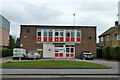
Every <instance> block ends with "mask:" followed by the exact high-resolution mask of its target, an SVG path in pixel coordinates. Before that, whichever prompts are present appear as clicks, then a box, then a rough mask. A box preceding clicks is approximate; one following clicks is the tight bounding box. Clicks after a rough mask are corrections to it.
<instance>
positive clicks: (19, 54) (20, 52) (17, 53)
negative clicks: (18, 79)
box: [13, 48, 27, 60]
mask: <svg viewBox="0 0 120 80" xmlns="http://www.w3.org/2000/svg"><path fill="white" fill-rule="evenodd" d="M25 58H27V54H26V50H25V49H21V48H14V50H13V60H15V59H25Z"/></svg>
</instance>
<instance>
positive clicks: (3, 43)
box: [0, 15, 10, 48]
mask: <svg viewBox="0 0 120 80" xmlns="http://www.w3.org/2000/svg"><path fill="white" fill-rule="evenodd" d="M9 31H10V22H9V21H8V20H7V19H6V18H4V17H3V16H2V15H0V48H7V47H8V43H9Z"/></svg>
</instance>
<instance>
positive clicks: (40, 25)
mask: <svg viewBox="0 0 120 80" xmlns="http://www.w3.org/2000/svg"><path fill="white" fill-rule="evenodd" d="M20 26H24V27H31V26H32V27H95V28H96V27H97V26H95V25H75V26H73V25H47V24H46V25H42V24H39V25H20Z"/></svg>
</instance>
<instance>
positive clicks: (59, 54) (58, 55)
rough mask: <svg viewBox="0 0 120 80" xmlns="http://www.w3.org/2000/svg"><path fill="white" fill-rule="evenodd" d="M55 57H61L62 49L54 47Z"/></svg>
mask: <svg viewBox="0 0 120 80" xmlns="http://www.w3.org/2000/svg"><path fill="white" fill-rule="evenodd" d="M55 57H56V58H61V57H63V47H55Z"/></svg>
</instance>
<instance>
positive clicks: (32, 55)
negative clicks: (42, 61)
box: [28, 51, 41, 59]
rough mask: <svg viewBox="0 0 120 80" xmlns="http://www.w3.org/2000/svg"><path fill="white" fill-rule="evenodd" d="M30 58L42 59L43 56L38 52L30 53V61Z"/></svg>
mask: <svg viewBox="0 0 120 80" xmlns="http://www.w3.org/2000/svg"><path fill="white" fill-rule="evenodd" d="M30 58H33V59H39V58H41V55H40V53H38V52H37V51H30V52H29V53H28V59H30Z"/></svg>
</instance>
